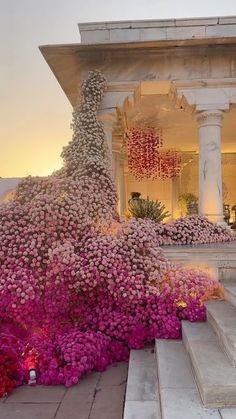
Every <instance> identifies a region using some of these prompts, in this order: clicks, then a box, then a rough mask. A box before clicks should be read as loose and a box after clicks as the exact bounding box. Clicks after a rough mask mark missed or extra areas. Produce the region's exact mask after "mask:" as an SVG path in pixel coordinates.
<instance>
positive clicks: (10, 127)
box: [0, 0, 236, 177]
mask: <svg viewBox="0 0 236 419" xmlns="http://www.w3.org/2000/svg"><path fill="white" fill-rule="evenodd" d="M229 15H236V0H224V1H223V0H198V1H194V2H193V1H186V0H119V1H117V0H0V35H1V46H0V48H1V65H0V121H1V122H0V177H17V176H25V175H29V174H32V175H46V174H49V173H51V172H52V171H53V170H54V169H57V168H59V167H60V165H61V160H60V152H61V148H62V147H63V145H65V144H67V142H68V141H69V140H70V138H71V130H70V128H69V127H70V120H71V105H70V104H69V102H68V99H67V98H66V96H65V95H64V93H63V91H62V90H61V88H60V86H59V84H58V82H57V81H56V79H55V77H54V76H53V74H52V72H51V70H50V69H49V67H48V65H47V64H46V62H45V60H44V58H43V56H42V55H41V53H40V51H39V49H38V46H39V45H44V44H57V43H74V42H80V36H79V30H78V27H77V23H78V22H93V21H94V22H95V21H106V20H136V19H162V18H178V17H179V18H181V17H194V16H195V17H201V16H229Z"/></svg>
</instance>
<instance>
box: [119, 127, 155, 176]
mask: <svg viewBox="0 0 236 419" xmlns="http://www.w3.org/2000/svg"><path fill="white" fill-rule="evenodd" d="M127 138H128V141H127V153H128V167H129V171H130V173H132V175H133V176H134V177H135V178H136V179H137V180H143V179H156V178H157V173H158V167H159V153H158V150H159V148H160V147H162V145H163V138H162V131H161V130H160V129H158V130H156V129H155V130H154V128H151V127H145V128H132V129H130V130H129V131H128V132H127Z"/></svg>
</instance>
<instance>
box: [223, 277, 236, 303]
mask: <svg viewBox="0 0 236 419" xmlns="http://www.w3.org/2000/svg"><path fill="white" fill-rule="evenodd" d="M235 278H236V277H235ZM224 289H225V299H226V300H227V301H229V302H230V303H231V304H233V306H234V307H236V279H235V283H230V284H224Z"/></svg>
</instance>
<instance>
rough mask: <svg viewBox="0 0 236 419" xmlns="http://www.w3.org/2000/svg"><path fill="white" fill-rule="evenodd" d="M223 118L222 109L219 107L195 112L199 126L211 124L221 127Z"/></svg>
mask: <svg viewBox="0 0 236 419" xmlns="http://www.w3.org/2000/svg"><path fill="white" fill-rule="evenodd" d="M223 118H224V111H223V110H220V109H212V110H205V111H197V112H196V120H197V123H198V126H199V127H203V126H212V125H217V126H220V127H221V125H222V122H223Z"/></svg>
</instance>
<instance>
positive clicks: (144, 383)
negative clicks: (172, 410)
mask: <svg viewBox="0 0 236 419" xmlns="http://www.w3.org/2000/svg"><path fill="white" fill-rule="evenodd" d="M155 367H156V360H155V353H154V351H153V347H148V348H144V349H141V350H131V352H130V357H129V369H128V380H127V388H126V396H125V406H124V416H123V419H143V418H144V417H145V418H146V419H161V415H160V403H159V392H158V385H157V371H156V368H155Z"/></svg>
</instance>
